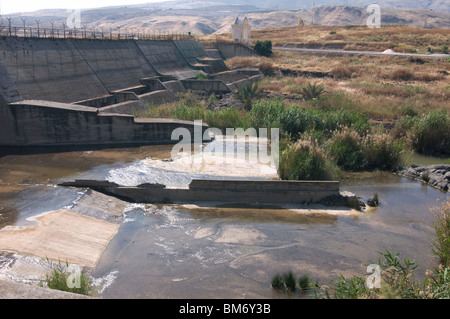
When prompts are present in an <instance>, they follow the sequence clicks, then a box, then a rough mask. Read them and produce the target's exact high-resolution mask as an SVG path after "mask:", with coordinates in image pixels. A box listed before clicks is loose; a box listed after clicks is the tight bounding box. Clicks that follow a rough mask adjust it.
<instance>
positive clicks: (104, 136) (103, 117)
mask: <svg viewBox="0 0 450 319" xmlns="http://www.w3.org/2000/svg"><path fill="white" fill-rule="evenodd" d="M226 72H229V71H228V70H227V68H226V66H225V63H224V61H223V59H221V58H218V57H216V58H211V57H208V54H207V52H206V51H205V50H204V49H203V47H202V45H201V44H200V43H199V42H197V41H194V40H170V41H169V40H164V41H155V40H134V39H126V40H110V39H109V40H104V39H71V38H64V39H59V38H58V39H57V38H19V37H2V38H0V115H1V118H0V133H1V136H0V146H53V145H92V144H98V145H117V144H129V143H135V144H136V143H137V144H139V143H146V144H147V143H170V142H172V140H171V133H172V131H173V130H174V129H175V128H178V127H183V128H188V129H189V130H191V131H193V130H194V123H193V122H186V121H175V120H156V119H148V120H140V121H136V120H135V119H134V117H133V116H131V115H132V114H135V113H136V112H140V111H145V109H147V108H148V107H149V105H151V104H161V103H165V102H172V101H175V100H176V98H177V94H178V93H182V92H185V91H186V90H194V91H207V92H214V91H218V93H223V92H231V91H232V90H233V89H234V88H235V86H234V85H233V83H231V82H230V83H228V82H227V81H228V78H229V77H228V78H226V77H224V78H223V79H225V81H224V80H222V79H221V78H220V76H219V77H216V75H217V74H221V73H226ZM198 73H203V74H206V75H208V77H210V79H208V80H204V79H203V80H201V81H196V79H195V76H196V74H198ZM260 77H262V74H261V73H260V72H258V71H255V72H254V73H252V74H251V76H249V75H248V74H245V73H241V74H239V75H238V76H237V77H236V76H235V77H233V79H232V81H235V82H239V83H241V82H242V81H244V82H245V81H254V80H255V79H258V78H260ZM219 91H220V92H219ZM205 127H206V126H204V127H203V129H204V128H205ZM175 142H177V141H175Z"/></svg>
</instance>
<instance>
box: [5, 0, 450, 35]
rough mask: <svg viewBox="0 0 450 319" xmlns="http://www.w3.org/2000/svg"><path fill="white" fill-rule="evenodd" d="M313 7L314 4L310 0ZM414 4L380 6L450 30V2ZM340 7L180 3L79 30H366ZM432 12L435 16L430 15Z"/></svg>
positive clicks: (387, 13) (391, 18) (33, 16)
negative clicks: (241, 25)
mask: <svg viewBox="0 0 450 319" xmlns="http://www.w3.org/2000/svg"><path fill="white" fill-rule="evenodd" d="M310 2H311V1H310ZM437 2H439V1H432V4H433V5H431V6H430V5H428V6H427V5H413V4H411V5H412V6H411V7H412V8H415V9H405V8H406V6H403V7H399V6H393V5H387V4H385V5H381V9H382V12H381V13H382V20H381V22H382V24H383V25H387V24H397V25H398V24H399V25H409V26H414V27H421V28H450V7H449V5H448V3H445V2H444V3H442V4H441V5H439V6H438V5H436V3H437ZM335 4H339V3H334V2H333V3H332V4H331V3H330V4H329V5H323V3H321V4H320V5H321V6H319V5H317V7H314V8H313V4H312V3H311V5H310V6H306V3H305V4H304V6H301V7H292V6H293V5H291V7H287V5H286V6H284V5H283V6H281V5H282V3H281V4H280V6H275V5H274V4H272V5H271V6H268V5H266V4H265V3H264V2H262V3H259V2H255V1H250V2H245V3H244V2H243V3H240V4H239V3H238V2H236V3H235V2H233V1H232V2H228V3H221V2H217V1H211V2H204V1H195V2H181V1H168V2H160V3H148V4H144V5H129V6H117V7H106V8H98V9H86V10H81V13H80V18H81V21H80V28H81V29H84V28H86V29H87V30H93V29H94V28H96V30H100V29H102V28H103V29H104V31H105V32H109V31H110V30H112V31H117V30H119V29H120V30H121V32H122V33H125V32H128V33H131V32H138V31H141V32H142V31H144V30H145V31H146V32H153V33H155V34H159V33H188V32H190V33H191V34H222V33H226V32H230V31H231V24H233V23H234V21H235V19H236V17H238V16H239V17H242V16H246V17H248V19H249V22H250V24H251V26H252V29H254V30H259V29H263V28H269V27H282V26H296V25H298V22H299V19H302V20H303V22H304V23H305V25H310V24H315V25H362V24H365V21H366V20H367V17H368V16H369V14H368V13H367V10H366V7H365V6H361V7H356V6H336V5H335ZM426 9H428V10H426ZM431 10H433V11H431ZM70 14H71V12H70V11H68V10H66V9H51V10H50V9H49V10H40V11H36V12H25V13H24V12H22V13H16V14H9V15H5V16H4V17H3V18H2V20H1V24H2V27H3V29H5V28H6V27H7V26H8V24H9V21H8V20H7V19H9V18H10V19H11V24H12V25H13V26H17V27H23V19H26V21H25V25H26V27H33V28H37V26H38V24H39V27H40V28H47V29H50V28H52V27H53V28H54V29H62V28H63V23H66V22H67V18H68V17H69V16H70Z"/></svg>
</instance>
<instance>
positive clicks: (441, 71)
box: [226, 26, 450, 121]
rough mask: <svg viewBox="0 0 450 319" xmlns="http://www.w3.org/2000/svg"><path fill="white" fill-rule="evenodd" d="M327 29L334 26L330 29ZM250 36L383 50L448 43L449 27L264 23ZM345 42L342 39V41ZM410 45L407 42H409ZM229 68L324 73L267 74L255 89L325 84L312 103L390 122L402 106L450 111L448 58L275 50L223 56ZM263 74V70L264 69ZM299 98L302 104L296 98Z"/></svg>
mask: <svg viewBox="0 0 450 319" xmlns="http://www.w3.org/2000/svg"><path fill="white" fill-rule="evenodd" d="M331 31H336V33H335V34H334V32H333V34H330V32H331ZM252 36H253V40H254V41H257V40H267V39H268V40H272V41H273V45H274V46H277V45H284V44H286V43H293V44H309V45H338V44H339V45H341V46H343V45H345V46H346V48H347V47H350V46H352V48H354V49H369V50H373V49H376V50H381V49H382V50H384V49H387V48H389V46H386V44H389V43H390V44H392V46H390V47H391V48H395V47H396V46H397V47H400V46H403V50H409V51H411V50H412V48H414V50H417V51H421V50H422V51H425V50H426V49H427V48H428V47H440V46H443V45H450V30H448V29H418V28H412V27H406V26H392V27H383V28H382V29H378V30H372V29H370V30H369V29H367V28H366V27H352V28H347V27H344V26H341V27H339V26H305V27H283V28H268V29H264V30H259V31H254V32H253V33H252ZM343 42H344V43H343ZM408 46H410V47H408ZM226 63H227V66H228V67H229V68H230V69H234V68H240V67H263V68H264V69H265V70H267V69H270V70H271V71H276V70H277V69H290V70H297V71H310V72H314V71H315V72H324V73H328V74H329V75H330V76H329V77H326V78H321V79H318V78H306V77H282V76H280V75H278V76H271V77H269V78H266V80H264V81H263V82H262V83H261V86H260V88H261V89H263V90H265V91H269V92H273V93H285V94H291V95H292V94H294V95H295V94H298V95H300V93H301V90H302V88H303V87H304V86H306V85H307V83H308V82H311V83H315V84H320V85H323V86H324V87H325V91H326V94H325V98H326V99H328V100H327V101H320V103H317V107H323V108H330V107H333V108H336V109H339V108H341V107H346V108H349V109H352V110H355V111H360V112H365V113H366V114H368V115H369V116H370V117H371V118H374V119H379V120H382V121H384V120H387V121H394V120H396V119H398V118H400V117H401V116H403V115H404V114H405V110H409V111H410V112H417V113H419V114H420V113H427V112H429V111H431V110H440V109H442V110H446V111H447V112H450V103H448V101H449V99H450V59H440V60H431V59H427V58H420V57H414V58H406V57H391V56H379V57H373V56H331V55H328V56H315V55H310V54H298V53H290V52H284V51H283V52H281V51H274V56H273V57H272V58H262V57H248V58H243V57H237V58H233V59H230V60H227V61H226ZM266 74H267V73H266ZM298 103H305V102H304V101H301V99H300V98H299V100H298Z"/></svg>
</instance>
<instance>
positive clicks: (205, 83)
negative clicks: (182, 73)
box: [181, 80, 231, 93]
mask: <svg viewBox="0 0 450 319" xmlns="http://www.w3.org/2000/svg"><path fill="white" fill-rule="evenodd" d="M181 83H182V84H183V86H184V87H185V88H186V89H187V90H192V91H203V92H215V93H230V92H231V90H230V88H229V87H228V86H227V85H226V84H225V83H224V82H223V81H222V80H184V81H181Z"/></svg>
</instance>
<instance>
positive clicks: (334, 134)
mask: <svg viewBox="0 0 450 319" xmlns="http://www.w3.org/2000/svg"><path fill="white" fill-rule="evenodd" d="M302 92H303V99H301V100H298V101H288V100H284V99H282V98H280V97H275V98H271V99H269V98H267V97H264V96H265V95H264V94H261V93H262V92H261V90H260V89H259V88H258V86H257V85H254V84H252V86H251V87H249V88H248V89H247V90H244V89H242V91H240V92H238V94H235V96H236V99H234V100H232V99H231V100H230V101H235V102H236V101H238V100H241V101H243V102H245V103H241V105H240V106H239V105H236V106H235V105H228V106H223V105H222V104H220V105H222V106H221V107H220V108H217V107H215V106H214V105H215V104H217V103H218V100H217V99H216V98H213V97H212V96H211V97H209V99H205V98H202V97H200V96H197V95H196V94H194V93H192V92H187V93H186V94H183V95H180V96H179V99H178V101H177V102H175V103H169V104H164V105H161V106H151V107H150V108H149V110H148V111H147V113H145V114H139V115H137V116H144V117H169V118H176V119H180V120H203V121H204V122H206V123H207V124H208V125H209V126H210V127H215V128H219V129H221V130H223V131H224V130H225V129H226V128H243V129H247V128H250V127H251V128H255V129H257V130H258V129H259V128H267V129H270V128H279V129H280V161H279V176H280V177H281V178H282V179H285V180H311V179H314V180H329V179H334V180H340V179H341V178H342V173H343V172H355V171H374V170H383V171H391V172H401V174H405V176H406V177H409V178H414V179H417V176H416V175H417V174H416V173H413V170H409V168H406V169H405V168H404V166H405V164H404V162H403V160H402V153H403V152H404V151H415V152H417V153H419V154H425V155H444V156H446V155H448V154H450V133H449V132H450V116H449V115H448V114H447V112H446V111H443V110H440V111H431V112H429V113H427V114H418V113H417V112H406V113H405V115H404V116H403V117H401V118H400V119H398V120H397V122H396V124H395V125H393V126H391V127H390V128H389V130H388V129H386V128H385V127H384V126H381V125H374V124H373V123H372V122H371V121H370V119H369V117H368V116H367V114H365V113H364V112H357V111H355V110H353V109H348V108H346V107H345V105H342V107H340V108H338V107H337V105H335V106H334V107H318V105H317V103H318V102H317V101H320V102H321V103H322V104H323V103H325V104H327V103H328V102H329V103H328V104H330V103H331V104H333V105H334V102H335V101H334V99H333V95H329V94H327V93H326V92H324V91H323V90H322V88H321V87H319V86H317V87H316V86H315V85H314V84H310V83H309V85H307V86H305V87H304V88H303V91H302ZM328 99H331V100H330V101H328ZM327 101H328V102H327ZM233 103H234V102H233ZM412 168H416V167H412ZM443 170H445V168H436V169H435V168H433V167H432V168H429V170H428V175H429V177H430V178H429V182H431V183H430V185H432V186H435V187H439V188H441V189H443V190H445V189H447V190H448V183H445V182H446V181H447V180H448V175H446V174H447V172H448V170H447V171H443ZM419 173H420V174H419V176H420V177H421V178H422V180H426V179H427V177H426V175H424V174H422V172H419ZM422 175H424V176H422ZM424 178H425V179H424Z"/></svg>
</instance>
